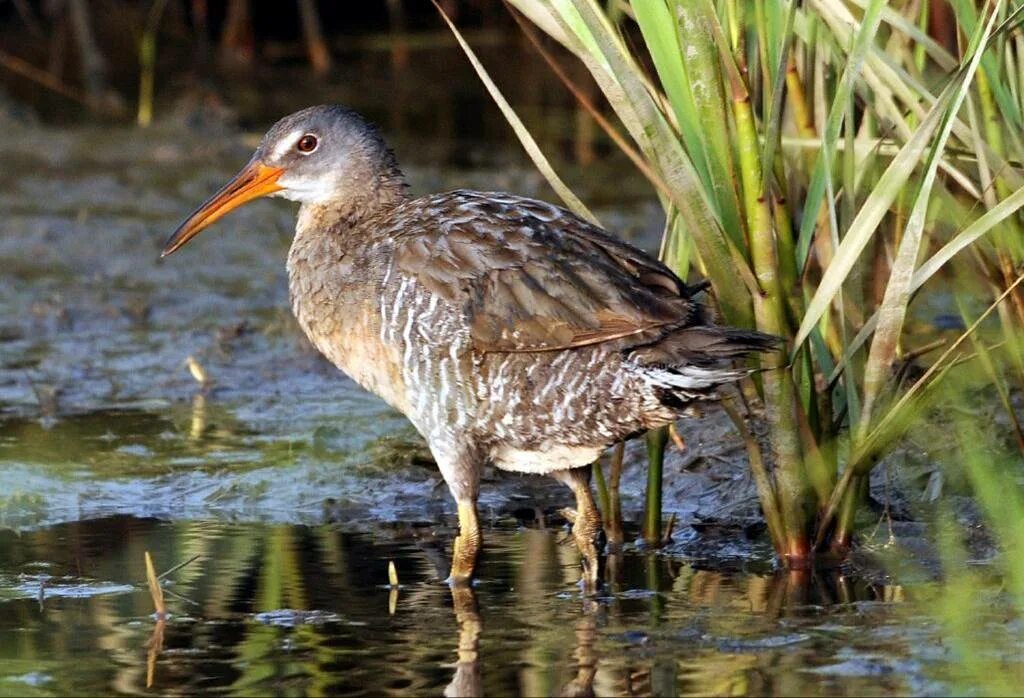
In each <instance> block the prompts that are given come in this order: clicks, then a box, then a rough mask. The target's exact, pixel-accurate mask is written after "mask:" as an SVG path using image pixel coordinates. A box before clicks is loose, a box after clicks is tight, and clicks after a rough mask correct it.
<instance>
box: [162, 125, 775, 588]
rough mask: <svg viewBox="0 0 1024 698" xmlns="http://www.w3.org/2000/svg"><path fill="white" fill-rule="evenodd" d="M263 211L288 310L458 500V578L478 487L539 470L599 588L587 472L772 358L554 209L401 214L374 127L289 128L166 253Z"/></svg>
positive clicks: (457, 207)
mask: <svg viewBox="0 0 1024 698" xmlns="http://www.w3.org/2000/svg"><path fill="white" fill-rule="evenodd" d="M260 196H281V197H284V198H287V199H291V200H292V201H297V202H299V203H300V204H301V205H300V207H299V213H298V223H297V225H296V229H295V238H294V240H293V242H292V245H291V250H290V251H289V253H288V264H287V267H288V279H289V290H290V295H291V304H292V310H293V312H294V313H295V317H296V318H297V319H298V322H299V325H300V326H301V327H302V329H303V331H304V332H305V333H306V336H307V337H309V339H310V341H311V342H312V343H313V344H314V345H315V346H316V348H317V349H319V350H320V351H321V352H322V353H323V354H324V355H325V356H326V357H327V358H328V359H329V360H330V361H331V362H332V363H334V364H335V365H336V366H337V367H338V368H340V369H341V370H342V371H344V372H345V373H347V374H348V375H349V376H351V377H352V378H353V379H355V380H356V381H357V382H358V383H359V384H360V385H361V386H363V387H364V388H366V389H367V390H370V391H372V392H374V393H376V394H377V395H379V396H380V397H382V398H383V399H384V400H386V401H387V402H388V403H389V404H390V405H391V406H392V407H394V408H395V409H397V410H399V411H400V412H402V413H403V414H405V415H406V416H407V417H408V418H409V420H410V421H411V422H412V423H413V425H415V427H416V428H417V429H418V430H419V432H420V433H421V434H422V435H423V437H424V438H425V439H426V441H427V444H428V445H429V447H430V451H431V454H432V455H433V457H434V460H435V461H437V465H438V467H439V468H440V471H441V474H442V475H443V476H444V479H445V482H446V483H447V484H448V487H449V489H450V490H451V493H452V496H453V497H454V498H455V500H456V502H457V504H458V515H459V534H458V536H457V537H456V538H455V546H454V551H453V556H452V566H451V576H450V578H449V581H450V582H451V583H454V584H462V583H466V582H468V581H469V580H470V578H471V576H472V574H473V568H474V565H475V563H476V558H477V553H478V552H479V549H480V525H479V522H478V520H477V512H476V501H477V495H478V491H479V484H480V473H481V470H482V469H483V467H484V465H485V464H487V463H488V462H489V463H492V464H494V465H495V466H496V467H498V468H501V469H503V470H512V471H516V472H520V473H536V474H548V475H551V476H552V477H554V478H556V479H557V480H559V481H560V482H562V483H564V484H566V485H568V486H569V487H570V488H571V489H572V490H573V492H574V493H575V496H576V516H575V522H574V523H573V529H572V530H573V537H574V539H575V541H576V544H577V546H578V547H579V550H580V553H581V558H582V566H583V580H584V582H586V583H588V584H591V585H593V584H596V583H597V582H598V569H599V568H598V560H599V557H598V556H599V552H600V551H599V548H600V538H601V535H602V530H601V519H600V514H599V512H598V510H597V507H596V505H595V503H594V499H593V497H592V496H591V493H590V464H591V463H592V462H593V461H594V460H596V459H597V457H598V456H599V454H600V453H601V451H602V450H603V449H604V448H606V447H607V446H609V445H611V444H614V443H616V442H618V441H621V440H623V439H625V438H628V437H629V436H631V435H634V434H637V433H639V432H643V431H645V430H648V429H652V428H654V427H658V426H662V425H664V424H667V423H669V422H672V421H673V420H675V419H677V418H678V417H679V415H680V414H681V412H682V411H683V410H684V408H685V407H686V406H687V405H688V404H689V403H691V402H694V401H699V400H707V399H711V398H713V397H714V394H715V388H716V387H717V386H719V385H721V384H722V383H724V382H728V381H733V380H735V379H737V378H738V377H739V376H741V375H744V373H745V371H743V370H740V369H737V368H735V367H733V366H732V365H731V361H733V360H735V359H737V358H740V357H742V356H744V355H746V354H748V353H750V352H753V351H762V350H767V349H769V348H770V347H771V346H772V344H773V339H772V338H771V337H769V336H767V335H764V334H761V333H758V332H754V331H748V330H738V329H731V328H726V327H719V326H716V325H714V324H713V323H711V322H710V320H709V318H708V316H707V312H706V310H705V309H704V308H703V307H702V306H701V304H700V303H699V302H698V301H697V300H696V299H695V298H694V295H695V294H696V293H697V292H699V291H700V288H699V287H689V286H687V285H686V284H685V283H684V282H683V281H682V280H680V279H679V277H677V276H676V275H675V274H674V273H673V272H672V271H670V270H669V269H668V268H667V267H666V266H665V265H663V264H661V263H660V262H658V261H656V260H654V259H653V258H651V257H650V256H648V255H647V254H645V253H644V252H641V251H640V250H638V249H636V248H635V247H633V246H631V245H629V244H627V243H625V242H623V241H622V240H619V239H618V238H616V237H614V236H612V235H610V234H609V233H607V232H605V231H604V230H602V229H600V228H598V227H596V226H594V225H591V224H590V223H587V222H586V221H584V220H582V219H580V218H579V217H577V216H575V215H574V214H572V213H570V212H569V211H566V210H565V209H562V208H559V207H557V206H552V205H551V204H548V203H544V202H542V201H536V200H533V199H527V198H524V197H521V196H515V195H513V194H505V193H484V192H477V191H468V190H458V191H452V192H447V193H443V194H430V195H428V196H423V197H420V198H411V197H410V196H409V194H408V193H407V185H406V182H405V178H404V177H403V175H402V172H401V170H400V169H399V168H398V164H397V162H396V161H395V157H394V155H393V153H392V152H391V150H390V149H389V148H388V147H387V145H385V143H384V141H383V140H382V139H381V137H380V135H379V134H378V132H377V130H376V129H375V128H374V127H373V126H372V125H370V124H369V123H368V122H366V121H365V120H364V119H363V118H362V117H360V116H359V115H358V114H356V113H354V112H352V111H349V110H347V109H344V108H342V107H338V106H318V107H311V108H309V109H304V110H302V111H300V112H296V113H295V114H292V115H291V116H287V117H285V118H284V119H281V120H280V121H279V122H277V124H275V125H274V126H273V127H272V128H271V129H270V131H268V132H267V134H266V135H265V136H264V137H263V140H262V141H261V143H260V145H259V147H258V148H257V149H256V152H255V154H254V155H253V157H252V159H251V160H250V161H249V163H248V164H247V165H246V166H245V167H244V168H243V169H242V170H241V172H239V173H238V174H237V175H236V176H235V177H234V179H232V180H231V181H230V182H228V183H227V184H226V185H225V186H224V187H223V188H222V189H221V190H220V191H218V192H217V193H216V194H214V195H213V196H212V197H211V198H210V199H209V200H208V201H207V202H206V203H204V204H203V205H202V206H200V207H199V208H198V209H197V210H196V211H195V212H194V213H192V215H190V216H189V217H188V218H187V219H186V220H185V222H184V223H182V224H181V226H180V227H179V228H178V229H177V230H176V231H175V232H174V234H173V235H172V236H171V238H170V240H168V242H167V245H166V247H165V248H164V251H163V256H167V255H169V254H171V253H172V252H174V251H175V250H177V249H179V248H180V247H181V246H182V245H184V244H185V243H187V242H188V241H189V240H191V239H192V238H193V237H194V236H195V235H196V234H197V233H199V232H200V231H201V230H203V229H204V228H206V227H207V226H209V225H210V224H211V223H213V222H214V221H216V220H217V219H219V218H220V217H221V216H223V215H224V214H226V213H228V212H229V211H231V210H232V209H234V208H236V207H237V206H240V205H241V204H244V203H245V202H247V201H250V200H252V199H255V198H257V197H260Z"/></svg>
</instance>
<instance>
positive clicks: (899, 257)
mask: <svg viewBox="0 0 1024 698" xmlns="http://www.w3.org/2000/svg"><path fill="white" fill-rule="evenodd" d="M1002 4H1003V3H1002V0H996V3H995V8H994V9H993V11H992V15H991V17H990V18H989V21H988V23H987V24H986V25H985V26H984V28H982V27H981V25H979V32H978V33H977V34H976V35H975V36H974V37H972V39H971V43H970V46H969V48H968V53H967V55H969V56H971V60H970V62H969V63H968V64H967V70H966V71H965V72H964V73H963V74H962V76H961V78H960V80H959V87H958V88H957V89H956V90H955V91H953V92H952V93H951V96H950V99H949V104H948V105H947V106H946V107H945V109H944V116H943V118H942V123H941V125H940V127H939V129H938V135H937V136H936V138H935V141H934V142H933V143H932V146H931V149H930V151H929V153H928V156H927V160H926V164H925V170H924V176H923V177H922V179H921V184H920V185H919V187H918V190H917V195H916V196H915V198H914V204H913V207H912V208H911V212H910V217H909V219H908V220H907V225H906V228H905V229H904V232H903V238H902V240H901V241H900V246H899V250H898V251H897V253H896V259H895V261H894V262H893V266H892V269H891V271H890V273H889V283H888V284H887V285H886V288H885V295H884V297H883V299H882V305H881V308H880V309H879V311H878V318H879V319H878V327H877V329H876V330H875V334H874V338H873V339H872V341H871V349H870V350H869V352H868V361H867V363H866V364H865V367H864V401H863V408H862V416H861V420H860V421H861V423H862V424H866V423H867V422H868V421H869V420H870V419H871V416H872V415H871V412H872V409H873V406H874V401H875V399H876V398H877V397H878V395H879V393H880V392H881V390H882V386H883V385H885V384H886V383H887V382H888V380H889V377H890V376H891V366H892V361H893V359H894V358H895V356H896V347H897V345H898V342H899V337H900V334H901V333H902V331H903V320H904V318H905V317H906V313H907V305H908V304H909V303H910V294H911V291H912V288H913V274H914V267H915V266H916V264H917V258H918V256H919V252H920V246H921V240H922V238H923V236H924V225H925V214H926V213H927V211H928V204H929V202H930V201H931V192H932V185H933V184H934V182H935V175H936V173H937V172H938V166H939V159H940V158H941V157H942V151H943V150H944V149H945V147H946V141H947V140H948V139H949V135H950V132H951V131H952V128H953V119H954V118H955V116H956V114H957V112H959V110H960V106H961V105H962V104H963V102H964V98H965V97H966V96H967V90H968V89H970V86H971V81H972V79H973V77H974V73H975V71H977V69H978V65H979V64H980V62H981V58H982V56H983V55H984V46H985V44H986V41H987V39H988V37H989V35H990V34H991V32H992V27H993V26H994V25H995V20H996V17H997V16H998V12H999V8H1000V7H1001V6H1002Z"/></svg>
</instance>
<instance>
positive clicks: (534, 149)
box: [434, 2, 600, 225]
mask: <svg viewBox="0 0 1024 698" xmlns="http://www.w3.org/2000/svg"><path fill="white" fill-rule="evenodd" d="M434 7H436V8H437V11H438V12H439V13H440V14H441V17H442V18H443V19H444V21H445V23H446V24H447V25H448V28H449V29H450V30H451V32H452V35H453V36H454V37H455V40H456V41H458V43H459V47H461V48H462V51H463V53H465V54H466V58H468V59H469V62H470V64H471V65H472V66H473V70H475V71H476V74H477V77H479V78H480V82H482V83H483V84H484V87H486V88H487V92H488V93H489V94H490V95H491V99H493V100H494V103H495V104H497V105H498V108H499V109H501V113H502V115H503V116H504V117H505V120H506V121H508V123H509V125H510V126H511V127H512V130H513V131H515V134H516V137H517V138H518V139H519V142H520V143H521V144H522V146H523V149H524V150H526V154H527V155H529V156H530V159H531V160H532V161H533V164H534V165H535V166H536V167H537V170H538V171H539V172H540V173H541V174H542V175H543V176H544V179H545V180H547V182H548V184H550V185H551V188H552V189H554V190H555V193H556V194H558V197H559V198H560V199H561V200H562V201H563V202H564V203H565V205H566V206H567V207H568V208H569V209H570V210H571V211H572V212H573V213H575V214H576V215H577V216H580V217H581V218H584V219H586V220H588V221H590V222H591V223H594V224H595V225H599V224H600V221H598V219H597V216H595V215H594V214H593V213H591V212H590V209H588V208H587V207H586V205H585V204H584V203H583V202H582V201H581V200H580V199H579V197H577V196H576V195H575V194H574V193H573V191H572V189H570V188H569V186H568V185H566V183H565V182H563V181H562V178H561V177H559V176H558V173H557V172H555V168H554V167H552V166H551V163H550V162H549V161H548V159H547V157H545V155H544V153H543V152H542V151H541V149H540V146H539V145H537V141H536V140H534V138H533V136H532V135H531V134H530V131H529V129H527V128H526V125H525V124H523V121H522V119H520V118H519V115H518V114H516V111H515V109H513V108H512V105H510V104H509V103H508V100H506V99H505V96H504V95H502V93H501V90H499V89H498V86H497V85H496V84H495V83H494V80H492V79H491V76H490V74H489V73H488V72H487V69H486V68H484V65H483V63H481V62H480V59H479V58H477V56H476V53H475V52H474V51H473V49H472V48H470V46H469V44H468V43H466V40H465V39H464V38H463V36H462V33H461V32H459V29H458V27H456V26H455V24H454V23H453V22H452V21H451V19H449V18H448V15H446V14H445V13H444V10H443V9H441V6H440V5H438V4H437V2H434Z"/></svg>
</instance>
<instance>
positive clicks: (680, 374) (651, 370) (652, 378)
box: [639, 366, 747, 390]
mask: <svg viewBox="0 0 1024 698" xmlns="http://www.w3.org/2000/svg"><path fill="white" fill-rule="evenodd" d="M639 370H640V375H641V376H643V379H644V380H645V381H646V382H647V384H648V385H650V386H653V387H656V388H666V389H669V390H707V389H708V388H713V387H715V386H716V385H720V384H722V383H728V382H729V381H734V380H736V379H738V378H742V377H743V376H744V375H746V373H747V372H746V371H742V370H735V369H727V368H701V367H700V366H680V367H679V368H673V369H671V370H670V369H665V368H656V367H653V366H641V367H639Z"/></svg>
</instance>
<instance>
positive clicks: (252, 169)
mask: <svg viewBox="0 0 1024 698" xmlns="http://www.w3.org/2000/svg"><path fill="white" fill-rule="evenodd" d="M283 172H284V170H283V169H282V168H280V167H267V166H266V165H264V164H263V163H260V162H257V161H256V160H253V161H251V162H250V163H249V164H248V165H246V166H245V167H244V168H243V169H242V171H241V172H239V173H238V174H236V175H235V176H234V177H233V178H232V179H231V181H230V182H228V183H227V184H225V185H224V186H223V187H222V188H221V190H220V191H218V192H217V193H216V194H214V195H213V196H211V197H210V198H209V199H207V200H206V202H205V203H204V204H203V205H202V206H200V207H199V208H197V209H196V210H195V211H193V212H192V215H191V216H189V217H188V218H186V219H185V222H184V223H182V224H181V225H180V226H178V229H177V230H175V231H174V234H173V235H171V237H170V239H168V240H167V244H166V245H164V251H163V252H161V253H160V256H161V257H166V256H167V255H169V254H171V253H172V252H174V251H176V250H177V249H178V248H180V247H184V245H185V243H187V242H188V241H189V240H191V239H192V238H194V237H195V236H196V235H198V234H199V233H200V232H202V230H203V229H204V228H206V227H207V226H209V225H210V224H212V223H213V222H214V221H216V220H218V219H219V218H221V217H222V216H224V215H225V214H227V213H228V212H230V211H232V210H234V209H236V208H238V207H239V206H241V205H242V204H244V203H245V202H247V201H252V200H253V199H258V198H259V197H261V196H266V195H267V194H273V193H274V192H275V191H281V190H282V189H284V187H282V186H281V185H280V184H278V183H277V180H278V179H279V178H280V177H281V174H282V173H283Z"/></svg>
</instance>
